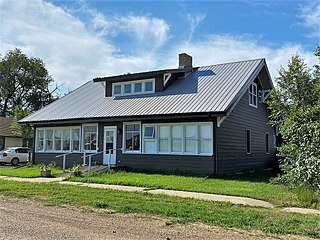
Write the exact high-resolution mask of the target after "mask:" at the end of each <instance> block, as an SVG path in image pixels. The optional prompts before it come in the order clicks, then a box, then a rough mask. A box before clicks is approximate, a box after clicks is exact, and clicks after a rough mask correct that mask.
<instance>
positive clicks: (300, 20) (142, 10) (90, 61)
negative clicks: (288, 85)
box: [0, 0, 320, 91]
mask: <svg viewBox="0 0 320 240" xmlns="http://www.w3.org/2000/svg"><path fill="white" fill-rule="evenodd" d="M0 29H2V31H1V35H0V41H1V42H0V54H1V55H3V54H5V52H6V51H8V50H10V49H14V48H15V47H18V48H21V49H22V50H23V51H24V52H25V53H27V54H28V55H29V56H36V57H40V58H42V59H43V60H44V62H45V63H46V67H47V68H48V70H49V72H50V74H51V75H52V77H53V78H54V79H55V81H56V82H57V83H59V84H61V83H63V84H64V87H63V90H62V91H67V89H69V90H72V89H74V88H76V87H78V86H79V85H80V84H83V83H84V82H86V81H88V80H90V79H92V78H94V77H97V76H110V75H115V74H123V73H127V72H138V71H148V70H154V69H162V68H174V67H177V56H178V53H180V52H187V53H189V54H190V55H192V56H193V58H194V65H195V66H202V65H210V64H216V63H221V62H230V61H238V60H245V59H253V58H266V60H267V63H268V66H269V70H270V73H271V75H272V77H273V78H274V77H277V70H278V69H279V68H280V66H281V65H282V66H286V64H287V62H288V60H289V59H290V57H291V55H292V54H295V53H298V54H300V55H301V56H302V57H303V58H305V59H306V61H307V63H308V64H309V65H310V66H311V65H313V64H315V63H316V59H315V57H314V56H313V52H314V50H315V48H316V46H317V44H319V42H320V1H319V0H310V1H309V0H308V1H307V0H306V1H295V0H291V1H289V0H283V1H275V0H271V1H262V0H258V1H253V0H238V1H236V0H234V1H231V0H228V1H222V0H221V1H102V0H96V1H89V0H87V1H84V0H67V1H63V0H48V1H42V0H28V1H27V0H19V1H14V0H0Z"/></svg>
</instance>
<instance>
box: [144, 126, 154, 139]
mask: <svg viewBox="0 0 320 240" xmlns="http://www.w3.org/2000/svg"><path fill="white" fill-rule="evenodd" d="M144 138H154V127H153V126H152V127H151V126H148V127H145V128H144Z"/></svg>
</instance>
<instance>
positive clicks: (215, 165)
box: [213, 118, 218, 175]
mask: <svg viewBox="0 0 320 240" xmlns="http://www.w3.org/2000/svg"><path fill="white" fill-rule="evenodd" d="M213 136H214V137H213V140H214V172H213V174H214V175H217V174H218V143H217V118H216V121H215V124H214V133H213Z"/></svg>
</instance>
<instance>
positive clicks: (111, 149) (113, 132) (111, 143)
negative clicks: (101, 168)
mask: <svg viewBox="0 0 320 240" xmlns="http://www.w3.org/2000/svg"><path fill="white" fill-rule="evenodd" d="M116 148H117V127H116V126H112V127H104V144H103V164H104V165H108V163H109V161H110V165H115V164H116V153H117V151H116ZM109 158H110V159H109Z"/></svg>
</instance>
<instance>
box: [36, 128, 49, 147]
mask: <svg viewBox="0 0 320 240" xmlns="http://www.w3.org/2000/svg"><path fill="white" fill-rule="evenodd" d="M39 131H43V148H42V149H41V150H39V149H38V147H39V142H38V137H39V134H38V132H39ZM45 141H46V131H45V128H37V129H36V147H35V151H36V152H45Z"/></svg>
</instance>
